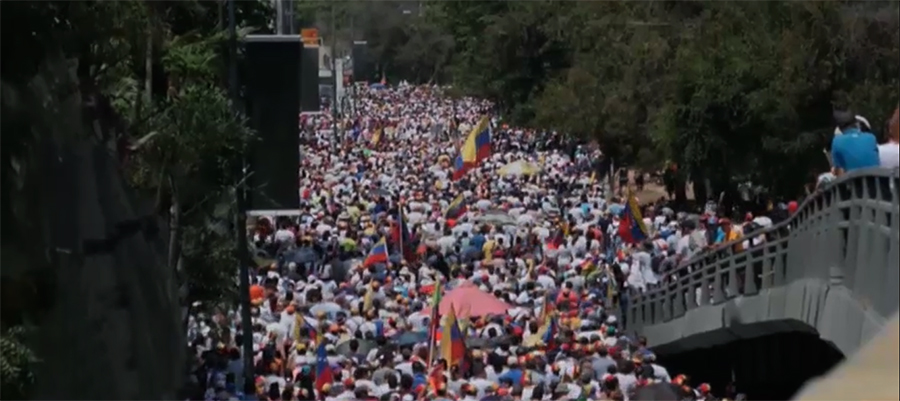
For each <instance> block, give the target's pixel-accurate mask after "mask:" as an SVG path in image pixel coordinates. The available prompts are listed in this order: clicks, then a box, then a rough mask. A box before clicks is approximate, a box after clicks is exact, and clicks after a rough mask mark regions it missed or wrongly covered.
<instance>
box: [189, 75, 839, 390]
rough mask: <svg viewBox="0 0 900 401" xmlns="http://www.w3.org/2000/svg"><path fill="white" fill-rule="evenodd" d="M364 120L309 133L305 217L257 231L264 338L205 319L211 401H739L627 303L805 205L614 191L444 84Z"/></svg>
mask: <svg viewBox="0 0 900 401" xmlns="http://www.w3.org/2000/svg"><path fill="white" fill-rule="evenodd" d="M353 109H354V111H353V112H352V113H346V114H347V116H346V117H344V118H341V119H340V120H339V121H334V120H332V117H331V116H330V115H329V114H319V115H304V116H301V119H300V120H301V121H300V124H301V136H302V138H301V142H302V148H301V150H300V151H301V166H300V175H299V188H298V190H299V192H300V198H301V207H300V209H299V210H297V211H292V212H286V213H272V214H271V215H264V216H256V217H254V218H253V219H252V221H251V222H249V223H248V226H249V227H250V231H251V232H250V233H249V234H250V236H251V238H250V241H251V243H252V246H253V248H254V250H255V251H254V252H255V255H254V256H256V260H257V261H258V262H259V263H257V265H256V266H254V269H253V271H252V273H251V275H252V276H251V283H252V285H251V289H250V296H251V303H252V305H253V307H252V308H251V314H252V327H253V333H249V334H247V333H242V332H241V327H242V326H241V314H240V312H239V311H238V310H222V311H220V312H219V313H216V314H214V315H212V316H207V315H197V316H191V317H190V322H189V339H190V341H191V346H192V347H193V350H194V351H195V352H196V353H197V355H198V356H199V357H200V358H199V359H198V360H199V361H200V364H199V365H198V366H197V369H198V370H197V371H198V372H202V374H200V373H198V374H197V375H196V377H197V378H196V384H197V385H198V386H200V387H201V388H203V389H204V391H205V396H206V398H207V399H216V400H218V399H223V400H227V399H258V400H270V401H275V400H281V401H289V400H313V399H316V400H351V399H354V400H356V399H361V400H364V399H372V400H375V399H379V400H402V401H407V400H419V399H448V400H449V399H453V400H564V399H572V400H576V399H585V400H588V399H591V400H594V399H609V400H626V401H627V400H637V399H694V400H707V399H713V397H714V396H715V398H716V399H722V398H728V399H734V398H735V397H739V395H738V394H736V389H735V388H733V387H732V386H729V387H728V388H716V389H714V388H711V386H710V385H709V384H706V383H704V378H702V377H696V378H695V377H687V376H685V375H682V374H679V373H681V372H673V371H668V370H667V369H666V368H665V367H664V366H662V365H660V364H659V363H657V358H656V355H655V354H654V353H653V352H652V351H651V350H650V348H649V347H651V346H652V345H653V344H647V341H646V339H644V338H641V337H637V336H635V334H634V333H633V332H629V331H628V330H627V321H626V315H625V314H624V313H622V311H623V309H622V307H621V306H622V303H623V302H622V300H623V298H624V297H625V296H626V294H627V293H628V292H629V291H642V290H645V289H647V288H651V287H653V286H655V285H658V284H659V283H661V282H665V281H666V280H669V279H671V277H672V276H675V275H677V274H679V267H680V266H683V265H684V262H686V261H687V260H690V259H691V258H692V257H693V256H694V255H695V254H697V253H699V252H702V251H703V250H705V249H708V248H710V247H711V246H715V245H716V244H719V243H727V242H731V241H738V240H740V239H741V236H742V233H743V232H749V231H755V230H756V229H758V228H761V227H765V226H769V225H772V224H773V219H774V220H776V221H775V222H776V223H777V220H778V219H781V218H786V217H787V216H788V215H789V214H790V213H792V212H793V211H795V210H796V208H797V203H796V202H785V203H783V204H775V205H772V206H771V208H770V210H771V213H770V214H769V215H767V216H753V215H752V214H746V215H743V214H742V217H745V218H744V219H743V221H740V220H738V221H732V220H730V218H732V217H734V216H733V215H731V214H723V213H717V211H716V208H715V205H711V206H710V207H707V208H706V209H705V210H699V211H696V212H695V211H693V210H679V208H678V207H675V206H673V204H672V203H671V202H670V199H669V197H668V196H666V192H667V191H666V190H660V191H659V194H654V193H652V191H647V190H646V189H645V188H642V189H645V190H644V191H638V188H637V186H638V184H639V186H641V187H643V186H645V184H644V178H645V177H644V175H643V173H637V174H635V173H634V172H631V174H632V175H631V176H630V178H629V175H628V174H629V173H628V172H627V171H625V172H623V173H621V174H619V175H620V176H623V179H622V180H621V181H619V180H616V179H613V180H610V179H607V173H609V171H612V169H606V171H602V170H601V169H599V168H598V164H597V163H596V161H597V160H600V159H602V157H603V155H602V154H601V151H600V150H599V148H598V146H596V145H592V144H589V143H586V144H581V145H574V144H571V143H570V142H569V140H568V139H567V138H564V137H562V136H561V135H559V134H557V133H554V132H544V131H538V130H532V129H520V128H516V127H511V126H508V125H507V124H506V123H504V122H503V121H502V120H500V119H499V118H498V117H497V116H495V115H492V114H491V110H492V105H491V104H490V103H488V102H485V101H481V100H477V99H471V98H451V97H449V96H444V95H443V93H442V90H441V89H440V88H437V87H431V86H409V85H400V86H398V87H385V86H381V85H377V86H374V87H361V88H359V90H358V91H356V94H355V98H354V99H353ZM335 128H337V130H335ZM841 162H842V163H845V165H846V162H845V161H843V159H842V161H841ZM611 183H612V184H611ZM640 198H645V199H640ZM764 240H765V238H763V237H752V238H750V239H748V240H746V241H744V242H743V243H740V242H738V243H739V245H737V246H736V247H739V248H749V247H752V246H755V245H758V242H760V241H764ZM245 335H250V336H252V339H253V350H254V355H252V356H251V357H252V358H253V366H254V367H255V368H254V377H255V382H254V383H244V372H243V357H242V352H241V344H242V342H243V339H244V338H245V337H244V336H245Z"/></svg>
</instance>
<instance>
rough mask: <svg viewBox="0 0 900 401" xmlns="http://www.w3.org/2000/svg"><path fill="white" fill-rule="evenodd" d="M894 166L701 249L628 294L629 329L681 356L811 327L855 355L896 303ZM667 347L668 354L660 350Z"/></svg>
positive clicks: (848, 180)
mask: <svg viewBox="0 0 900 401" xmlns="http://www.w3.org/2000/svg"><path fill="white" fill-rule="evenodd" d="M898 188H900V172H898V170H896V169H894V170H885V169H869V170H862V171H856V172H853V173H850V174H847V175H845V176H843V177H841V178H840V179H838V180H836V181H835V182H834V183H832V184H831V185H830V186H828V187H827V188H825V189H824V190H822V191H820V192H819V193H817V194H815V195H813V196H811V197H809V198H808V199H807V200H806V201H805V202H804V203H803V204H802V205H801V206H800V208H799V209H798V211H797V213H795V214H794V215H793V216H792V217H791V218H790V219H789V220H787V221H785V222H783V223H781V224H778V225H776V226H774V227H771V228H769V229H766V230H763V231H759V232H756V233H750V234H748V235H747V236H746V237H758V236H765V237H766V241H765V242H764V243H762V244H761V245H759V246H756V247H754V248H752V249H749V250H746V251H743V252H736V251H735V250H734V249H735V247H734V246H732V245H736V243H732V244H725V245H724V246H721V247H719V248H717V249H716V250H713V251H710V252H707V253H704V254H701V255H698V256H697V257H695V258H694V259H692V260H691V261H690V262H689V263H688V267H689V269H690V273H689V274H687V275H686V276H684V277H680V278H679V279H678V280H676V281H673V282H668V283H665V284H663V285H661V286H658V287H655V288H652V289H649V290H648V291H646V292H644V293H639V292H634V291H632V292H630V293H629V294H628V297H629V302H628V304H627V305H628V306H627V309H626V316H627V319H626V330H628V331H629V332H635V333H637V334H639V335H644V336H646V337H647V339H648V340H649V342H650V343H652V344H657V346H658V347H659V348H660V349H663V350H666V351H673V352H680V351H688V350H690V349H692V348H697V347H705V346H710V345H714V344H716V343H723V342H728V341H733V340H735V339H740V338H748V337H753V336H758V335H764V334H767V333H772V332H777V331H788V330H810V331H815V332H816V333H818V334H819V335H820V336H821V337H822V338H823V339H825V340H826V341H831V342H832V343H834V344H835V346H836V347H837V348H838V349H840V350H841V351H842V352H843V353H844V354H845V355H849V354H852V353H853V352H854V351H856V350H857V349H858V348H859V347H860V346H861V345H862V344H865V343H866V342H867V341H868V340H869V339H871V338H872V337H873V336H874V335H875V333H876V332H878V330H880V329H881V327H883V326H884V324H885V322H886V321H887V317H888V316H892V315H893V314H894V312H895V311H896V310H897V308H898V304H900V300H898V299H900V295H898V292H900V290H898V286H900V274H898V272H900V268H898V266H900V259H898V249H900V238H898V229H900V223H898V218H900V203H898V199H900V196H898ZM664 352H665V351H664Z"/></svg>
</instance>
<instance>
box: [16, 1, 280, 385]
mask: <svg viewBox="0 0 900 401" xmlns="http://www.w3.org/2000/svg"><path fill="white" fill-rule="evenodd" d="M223 4H224V3H221V2H219V3H214V2H94V1H85V2H36V3H27V2H13V3H3V4H2V13H0V14H2V18H3V23H4V24H3V29H4V32H3V36H2V40H3V47H2V48H3V57H2V62H3V69H2V77H0V89H2V94H3V96H2V99H0V100H2V128H3V130H4V135H3V138H2V141H3V143H2V150H0V153H2V188H3V191H2V194H0V196H2V197H3V199H2V216H3V219H4V224H3V226H2V236H3V244H2V247H3V251H2V256H0V257H2V263H3V266H4V268H3V270H2V281H0V283H2V286H3V291H2V296H3V303H2V304H3V307H2V308H3V314H2V327H0V328H2V333H0V334H2V337H0V349H2V352H3V359H2V363H0V369H2V370H3V382H2V386H3V387H2V391H3V394H4V395H5V396H7V397H9V398H26V397H28V396H29V395H30V394H31V391H32V387H31V383H32V378H36V379H37V380H38V381H41V380H44V381H48V380H49V382H53V380H51V379H52V378H48V377H41V375H40V374H37V373H39V372H36V371H35V370H34V369H33V368H34V366H32V365H33V363H34V362H35V361H37V360H41V364H42V366H47V365H59V363H58V362H55V360H54V358H56V357H58V355H53V354H51V355H40V353H39V352H37V351H36V350H35V349H34V348H32V344H33V343H34V342H35V341H36V340H37V339H39V338H44V337H47V335H46V333H47V331H48V330H47V328H46V327H44V325H45V323H46V315H47V314H48V312H49V311H50V310H52V309H54V308H57V307H58V305H57V304H56V303H57V301H58V297H57V296H56V290H57V288H59V287H60V284H59V283H58V281H59V280H61V279H62V277H64V276H65V274H67V273H65V272H62V271H61V270H60V268H61V266H64V264H60V262H59V259H60V258H69V257H68V256H59V255H61V254H60V250H59V249H56V248H54V247H53V244H54V242H53V239H54V235H53V234H54V233H53V229H52V228H53V226H52V225H48V223H57V222H58V221H59V220H60V219H59V218H57V216H56V214H58V213H56V211H55V210H54V209H53V208H54V204H53V203H47V202H46V199H47V198H48V194H51V195H52V193H54V191H53V188H50V187H48V186H47V185H46V182H45V181H44V180H41V179H38V178H36V177H40V176H42V173H43V176H46V174H47V171H46V166H48V165H53V164H52V162H50V161H48V160H46V159H47V156H48V155H53V154H54V152H74V150H72V149H68V148H67V147H69V148H70V147H72V145H73V144H77V145H79V146H82V147H83V146H85V145H86V146H90V147H91V148H96V150H95V152H100V153H96V154H98V155H100V156H98V159H97V160H98V161H97V163H96V166H95V167H96V168H97V174H101V173H102V174H103V176H100V175H98V177H97V180H100V181H103V182H104V184H107V183H109V182H112V181H115V182H112V183H110V185H109V186H111V187H115V188H118V187H120V186H123V184H127V185H124V187H125V190H126V191H127V192H128V193H132V192H133V193H134V195H136V196H135V197H134V198H135V199H136V201H137V203H138V204H151V205H155V207H154V208H147V209H146V210H150V211H151V215H149V216H143V217H140V218H137V219H133V220H128V221H120V220H118V219H120V218H121V217H115V216H109V217H108V218H110V219H113V220H112V221H109V222H108V223H110V224H113V223H116V230H114V231H115V232H113V233H112V234H110V236H109V237H107V238H104V239H98V240H93V239H92V240H91V241H93V242H91V241H87V242H86V244H85V245H83V246H84V247H85V250H80V249H72V250H68V251H71V253H73V254H78V253H80V252H95V251H94V250H92V249H95V248H96V249H97V251H96V252H107V251H106V250H104V249H108V250H112V251H115V252H116V253H117V254H124V253H128V252H131V251H133V250H134V249H133V246H132V248H129V249H118V246H119V245H117V244H118V243H119V240H120V239H121V236H124V235H132V234H128V233H125V234H123V232H135V231H136V232H138V233H140V232H142V231H143V233H144V236H148V237H149V236H152V235H153V233H150V231H149V229H148V228H147V227H149V226H154V227H155V226H156V225H155V224H149V225H148V223H147V222H149V221H156V218H157V217H160V218H162V220H164V221H166V222H168V223H169V224H167V226H168V227H166V228H168V229H167V230H164V231H163V232H167V233H170V234H171V236H167V239H168V241H165V242H166V245H167V247H166V248H167V249H166V250H165V251H163V252H159V253H160V255H158V256H159V258H156V257H155V256H157V255H155V254H154V255H150V254H148V253H144V254H142V256H143V257H145V258H147V259H148V260H150V261H151V262H152V261H156V260H158V261H159V262H160V265H161V266H159V267H160V269H159V270H160V271H161V272H164V271H169V272H170V273H171V272H172V271H177V273H178V274H177V280H176V281H177V282H176V284H179V285H181V286H182V288H183V289H184V291H183V294H182V295H183V297H182V299H181V300H180V301H181V303H182V304H181V306H191V305H193V304H194V302H195V301H199V302H201V303H203V304H204V305H207V306H212V305H215V304H219V303H229V302H231V301H234V296H235V295H236V290H235V285H234V278H235V275H236V272H237V261H236V259H235V257H234V252H235V242H234V237H233V235H232V234H231V231H230V227H231V222H232V221H233V216H234V213H235V210H234V207H233V202H231V199H233V198H234V196H233V192H232V191H233V187H234V184H235V182H237V181H239V180H240V179H242V178H243V177H242V174H243V173H242V171H241V169H240V168H239V166H238V164H237V161H238V160H239V157H238V156H239V155H240V153H241V152H242V151H243V148H244V147H245V146H246V145H247V143H248V142H249V141H250V140H252V132H251V131H250V130H249V129H248V128H247V127H246V124H245V121H244V119H243V117H241V116H240V115H239V114H237V113H235V112H234V108H233V107H232V104H231V102H230V100H229V99H228V98H227V96H226V92H225V90H224V82H225V81H226V80H225V79H224V78H225V76H226V74H225V68H224V67H225V59H224V57H223V55H224V50H225V46H224V41H225V39H226V35H225V34H224V32H223V28H224V25H225V24H224V21H225V18H224V14H223V10H224V8H223V7H222V5H223ZM268 9H269V6H268V5H267V3H264V2H239V5H238V12H237V14H238V17H239V18H240V20H239V26H241V28H242V32H246V31H248V30H249V29H250V27H252V26H254V25H259V24H261V23H262V24H263V28H265V24H267V19H268V15H270V14H269V13H268ZM261 17H263V18H261ZM261 20H262V21H261ZM11 29H15V32H13V31H11ZM23 32H24V33H25V34H23ZM15 37H19V39H14V38H15ZM82 122H83V123H82ZM48 149H50V150H49V151H48ZM108 155H112V156H114V159H113V160H115V161H116V164H113V165H110V164H106V162H105V160H108V157H107V156H108ZM48 162H49V163H50V164H48ZM121 171H125V172H127V173H128V177H127V178H128V180H127V182H124V181H123V180H121V179H120V178H119V177H120V176H121V174H120V172H121ZM120 181H122V182H120ZM83 191H89V189H84V190H83ZM56 192H58V191H56ZM107 192H108V191H107ZM113 192H115V191H113ZM60 202H62V204H64V200H60ZM60 202H57V203H60ZM103 202H107V203H109V205H111V206H113V207H112V208H111V209H116V210H131V209H133V208H132V207H131V205H127V204H125V202H124V201H122V200H120V199H112V198H110V199H104V200H103ZM141 209H142V210H143V208H141ZM77 217H78V216H69V218H70V219H76V218H77ZM76 223H79V224H80V222H76ZM76 223H69V225H70V226H71V225H73V224H74V225H78V224H76ZM164 226H166V225H164ZM120 227H121V228H120ZM126 227H127V228H126ZM119 231H121V232H119ZM48 249H50V251H49V252H48ZM150 249H151V248H148V250H145V251H144V252H151V253H153V252H156V248H152V250H150ZM112 251H110V252H112ZM151 256H153V257H151ZM69 259H71V258H69ZM82 259H83V258H82ZM72 263H84V262H77V261H76V262H72ZM153 267H157V266H153ZM166 267H168V268H169V269H170V270H167V269H166ZM156 279H158V280H160V281H162V282H161V283H159V284H160V285H161V286H163V287H165V286H166V284H167V283H166V282H165V280H167V279H166V275H162V274H161V275H159V276H158V277H156ZM123 302H126V303H127V300H125V301H123ZM180 309H181V308H173V309H172V315H173V317H175V315H176V314H177V313H178V312H179V311H180ZM145 318H146V316H145ZM157 318H158V317H157ZM163 319H167V317H163ZM176 320H178V319H176ZM156 327H158V328H165V329H167V330H169V331H170V332H169V333H166V334H167V335H171V334H172V333H178V332H180V330H181V329H183V328H182V327H177V325H176V326H175V327H169V326H167V325H166V324H163V323H162V322H158V323H157V325H156ZM49 330H51V331H52V330H58V328H50V329H49ZM72 335H73V336H75V337H74V338H71V339H70V340H71V341H74V342H76V343H83V342H85V341H87V339H85V338H80V337H77V334H76V333H73V334H72ZM48 338H49V337H48ZM177 342H178V343H179V344H181V345H183V344H184V341H183V340H179V341H177ZM181 345H179V347H181ZM135 346H138V345H135ZM38 349H40V348H38ZM171 356H177V355H176V354H172V355H171ZM182 362H183V361H178V362H177V363H173V364H171V366H170V368H169V369H166V370H170V371H171V372H178V371H180V369H181V366H182V365H184V364H183V363H182ZM42 370H45V369H42ZM48 371H52V370H48ZM85 378H87V380H89V381H91V380H95V379H98V378H95V377H89V378H88V376H85ZM147 378H148V379H150V378H149V377H147ZM107 379H109V378H107ZM164 382H165V380H164V379H161V380H160V381H159V382H157V383H164ZM95 384H97V383H93V382H91V383H82V385H81V386H80V388H81V389H82V391H81V392H80V393H81V394H82V395H84V396H85V397H88V398H90V397H91V395H90V394H94V393H93V391H96V388H97V386H94V385H95ZM169 384H170V382H165V385H166V386H169ZM178 385H180V383H178ZM44 390H45V392H46V390H47V389H44ZM67 390H71V389H68V388H60V389H58V390H57V391H67ZM132 390H133V389H132ZM175 390H176V388H174V387H165V388H156V389H154V391H155V392H158V393H159V394H158V395H159V396H160V397H164V398H167V397H174V396H175V394H174V391H175ZM129 391H131V390H129ZM72 394H74V393H72ZM72 394H70V395H69V396H75V395H72ZM120 395H121V394H120ZM145 395H146V394H145ZM94 396H96V395H94ZM107 396H116V394H107Z"/></svg>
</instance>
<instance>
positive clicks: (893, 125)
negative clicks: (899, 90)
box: [878, 108, 900, 168]
mask: <svg viewBox="0 0 900 401" xmlns="http://www.w3.org/2000/svg"><path fill="white" fill-rule="evenodd" d="M898 110H900V108H898V109H895V110H894V116H893V117H891V121H890V123H889V124H888V129H887V131H888V132H887V137H888V138H887V139H888V141H887V142H886V143H884V144H881V145H878V157H879V161H880V162H881V167H884V168H897V167H898V166H900V115H898Z"/></svg>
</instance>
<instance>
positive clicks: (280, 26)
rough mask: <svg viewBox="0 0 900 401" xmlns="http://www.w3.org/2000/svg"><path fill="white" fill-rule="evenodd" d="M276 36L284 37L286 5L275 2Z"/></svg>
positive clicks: (277, 0)
mask: <svg viewBox="0 0 900 401" xmlns="http://www.w3.org/2000/svg"><path fill="white" fill-rule="evenodd" d="M275 34H276V35H284V3H283V2H282V1H281V0H275Z"/></svg>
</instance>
